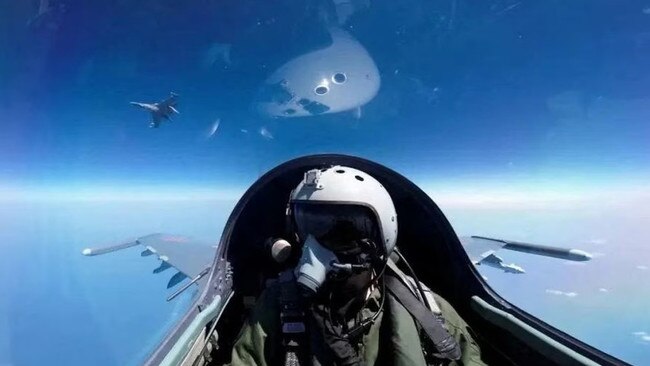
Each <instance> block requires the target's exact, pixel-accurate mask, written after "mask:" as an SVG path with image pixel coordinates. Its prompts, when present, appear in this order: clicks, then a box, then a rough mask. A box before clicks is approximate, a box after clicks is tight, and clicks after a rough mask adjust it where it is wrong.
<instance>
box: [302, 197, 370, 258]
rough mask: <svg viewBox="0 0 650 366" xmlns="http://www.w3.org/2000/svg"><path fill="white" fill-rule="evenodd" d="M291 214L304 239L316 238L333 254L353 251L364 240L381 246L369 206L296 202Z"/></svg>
mask: <svg viewBox="0 0 650 366" xmlns="http://www.w3.org/2000/svg"><path fill="white" fill-rule="evenodd" d="M292 213H293V220H294V224H295V228H296V231H297V234H298V236H299V237H300V239H301V240H305V239H306V238H307V236H309V235H313V236H314V237H315V238H316V239H317V240H318V241H319V242H321V243H322V244H323V245H324V246H326V247H327V248H328V249H330V250H332V251H335V252H341V251H347V250H350V249H354V248H353V247H354V246H355V245H357V243H358V241H359V240H362V239H370V240H373V241H374V242H375V243H379V239H380V238H379V235H378V233H379V230H378V225H377V219H376V216H375V214H374V212H373V211H372V210H371V209H370V208H368V207H364V206H360V205H350V204H321V203H294V204H293V209H292Z"/></svg>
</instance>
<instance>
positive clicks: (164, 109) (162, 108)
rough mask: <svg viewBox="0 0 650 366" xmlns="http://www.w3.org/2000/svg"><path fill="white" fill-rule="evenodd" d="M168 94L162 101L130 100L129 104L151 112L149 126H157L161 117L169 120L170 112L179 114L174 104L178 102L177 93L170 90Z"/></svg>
mask: <svg viewBox="0 0 650 366" xmlns="http://www.w3.org/2000/svg"><path fill="white" fill-rule="evenodd" d="M169 94H170V96H169V98H167V99H165V100H163V101H162V102H158V103H153V104H151V103H139V102H131V104H132V105H135V106H138V107H140V108H144V109H146V110H148V111H149V112H151V123H150V124H149V127H151V128H158V126H160V122H162V120H163V119H165V120H168V121H170V120H171V114H172V113H176V114H179V113H178V110H177V109H176V108H175V106H176V104H177V103H178V94H176V93H174V92H171V93H169Z"/></svg>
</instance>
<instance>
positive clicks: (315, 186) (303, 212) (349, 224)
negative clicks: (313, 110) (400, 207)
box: [289, 165, 397, 255]
mask: <svg viewBox="0 0 650 366" xmlns="http://www.w3.org/2000/svg"><path fill="white" fill-rule="evenodd" d="M289 215H290V216H291V217H290V218H291V220H292V224H293V230H294V232H295V234H296V235H297V236H298V238H299V240H301V241H304V240H306V239H307V237H308V236H309V235H312V236H313V237H314V238H316V239H317V240H318V241H319V242H321V243H322V244H323V245H324V246H326V247H329V249H330V250H332V251H334V252H338V251H346V250H347V249H351V248H346V247H345V246H347V245H349V244H350V243H354V242H356V241H358V240H364V239H370V240H372V241H374V242H375V243H376V244H377V247H379V248H382V249H384V250H385V252H384V253H382V254H385V255H389V254H390V253H391V252H392V250H393V248H394V247H395V242H396V240H397V213H396V212H395V206H394V205H393V200H392V199H391V197H390V194H389V193H388V191H387V190H386V189H385V188H384V186H383V185H381V183H379V182H378V181H377V180H376V179H375V178H373V177H372V176H370V175H369V174H367V173H365V172H363V171H361V170H358V169H354V168H350V167H346V166H340V165H336V166H332V167H329V168H326V169H314V170H309V171H307V172H306V173H305V175H304V178H303V180H302V181H301V182H300V183H299V184H298V186H297V187H296V189H294V190H293V191H292V192H291V197H290V201H289ZM380 243H383V245H380ZM336 246H343V247H336Z"/></svg>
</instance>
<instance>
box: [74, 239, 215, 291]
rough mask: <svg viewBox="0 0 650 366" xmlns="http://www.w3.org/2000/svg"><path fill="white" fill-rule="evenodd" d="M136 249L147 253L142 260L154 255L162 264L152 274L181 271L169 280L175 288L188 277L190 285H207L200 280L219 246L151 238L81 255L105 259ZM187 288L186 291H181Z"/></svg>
mask: <svg viewBox="0 0 650 366" xmlns="http://www.w3.org/2000/svg"><path fill="white" fill-rule="evenodd" d="M137 245H140V246H142V248H143V249H144V250H143V251H142V253H141V254H140V255H141V256H143V257H144V256H149V255H152V254H155V255H156V256H158V259H160V260H161V264H160V266H159V267H158V268H156V269H154V270H153V273H160V272H162V271H164V270H166V269H168V268H170V267H174V268H176V269H177V270H178V271H179V273H177V274H175V275H174V276H173V277H172V278H171V279H170V280H169V283H168V284H167V287H168V288H170V287H173V286H175V285H176V284H178V283H179V282H181V281H182V280H183V279H185V278H186V277H189V278H191V279H192V281H191V283H196V282H198V284H199V286H202V285H203V282H204V281H200V282H199V280H201V279H202V278H203V276H205V274H207V273H208V272H209V269H210V268H211V266H212V261H213V259H214V256H215V253H216V246H214V245H210V244H209V243H206V242H202V241H198V240H195V239H192V238H188V237H185V236H180V235H172V234H150V235H146V236H142V237H140V238H137V239H135V240H131V241H126V242H123V243H120V244H117V245H111V246H107V247H101V248H86V249H84V250H83V252H82V254H83V255H85V256H95V255H102V254H107V253H111V252H115V251H118V250H123V249H127V248H131V247H134V246H137ZM188 287H189V286H188ZM186 288H187V287H183V288H182V289H181V291H182V290H184V289H186ZM178 293H180V291H178V292H177V293H176V294H174V295H172V296H171V297H170V299H171V298H173V297H175V295H177V294H178Z"/></svg>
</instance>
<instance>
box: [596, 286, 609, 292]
mask: <svg viewBox="0 0 650 366" xmlns="http://www.w3.org/2000/svg"><path fill="white" fill-rule="evenodd" d="M598 291H600V292H609V290H608V289H606V288H604V287H601V288H599V289H598Z"/></svg>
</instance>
